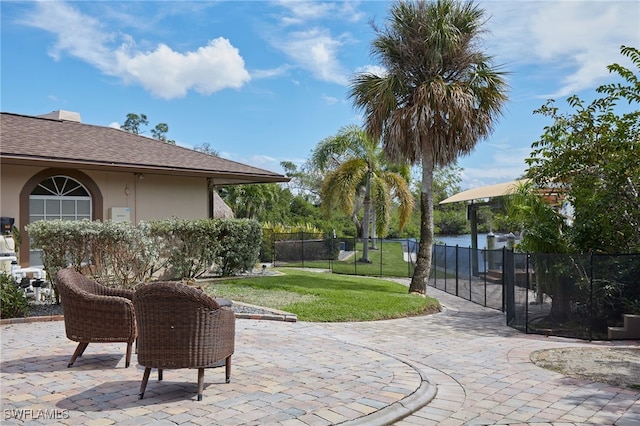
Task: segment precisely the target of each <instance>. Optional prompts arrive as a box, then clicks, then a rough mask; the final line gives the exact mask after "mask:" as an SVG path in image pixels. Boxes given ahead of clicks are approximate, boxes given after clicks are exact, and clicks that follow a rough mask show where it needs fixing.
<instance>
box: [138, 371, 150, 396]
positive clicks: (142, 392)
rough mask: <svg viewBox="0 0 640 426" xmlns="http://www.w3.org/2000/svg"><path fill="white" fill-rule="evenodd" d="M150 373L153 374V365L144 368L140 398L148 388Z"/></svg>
mask: <svg viewBox="0 0 640 426" xmlns="http://www.w3.org/2000/svg"><path fill="white" fill-rule="evenodd" d="M149 374H151V367H147V368H145V369H144V374H143V375H142V384H141V385H140V393H139V394H138V399H142V397H143V396H144V390H145V389H146V388H147V382H148V381H149Z"/></svg>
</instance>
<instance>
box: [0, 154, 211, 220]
mask: <svg viewBox="0 0 640 426" xmlns="http://www.w3.org/2000/svg"><path fill="white" fill-rule="evenodd" d="M42 170H43V168H39V167H25V166H14V165H6V164H2V166H1V167H0V177H1V182H2V184H1V188H0V190H1V196H0V203H1V204H0V213H1V215H2V216H9V217H13V218H15V220H16V226H20V223H19V217H20V214H19V213H20V206H19V195H20V191H21V190H22V187H23V186H24V185H25V183H26V182H27V181H28V180H29V179H30V178H31V177H32V176H33V175H35V174H36V173H38V172H40V171H42ZM80 171H82V172H83V173H85V174H86V175H88V176H89V177H90V178H91V179H93V181H94V182H95V183H96V184H97V186H98V187H99V189H100V192H101V193H102V196H103V203H104V204H103V212H102V217H104V218H105V219H109V209H110V208H111V207H129V208H130V211H131V221H132V222H139V221H141V220H151V219H162V218H170V217H178V218H183V219H197V218H206V217H207V215H208V211H209V210H208V202H209V194H208V190H207V180H206V178H191V177H176V176H165V175H154V174H150V173H145V174H144V175H143V176H142V179H141V178H140V176H138V175H135V174H133V173H119V172H103V171H93V170H80Z"/></svg>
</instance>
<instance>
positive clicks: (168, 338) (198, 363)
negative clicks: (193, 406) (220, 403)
mask: <svg viewBox="0 0 640 426" xmlns="http://www.w3.org/2000/svg"><path fill="white" fill-rule="evenodd" d="M133 305H134V306H135V309H136V319H137V321H138V331H139V333H140V335H139V337H138V341H137V350H138V352H137V353H138V363H139V364H140V365H142V366H144V367H145V370H144V375H143V377H142V384H141V386H140V394H139V399H142V398H143V397H144V391H145V389H146V387H147V382H148V381H149V375H150V373H151V369H152V368H157V369H158V381H161V380H162V371H163V370H164V369H178V368H197V369H198V401H201V400H202V393H203V390H204V369H205V368H207V367H215V366H217V365H220V364H221V361H224V365H225V382H226V383H229V381H230V377H231V355H232V354H233V351H234V342H235V315H234V313H233V310H231V309H230V308H227V307H222V306H220V304H219V303H218V302H216V300H215V299H213V298H211V297H209V296H207V295H206V294H205V293H203V292H202V291H200V290H198V289H196V288H193V287H190V286H188V285H185V284H181V283H177V282H158V283H150V284H147V285H145V286H144V287H142V288H139V289H138V290H137V291H136V293H135V295H134V296H133ZM216 364H217V365H216Z"/></svg>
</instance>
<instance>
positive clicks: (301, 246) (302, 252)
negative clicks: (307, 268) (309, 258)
mask: <svg viewBox="0 0 640 426" xmlns="http://www.w3.org/2000/svg"><path fill="white" fill-rule="evenodd" d="M301 241H302V244H301V245H300V254H301V256H302V267H303V268H304V231H302V239H301Z"/></svg>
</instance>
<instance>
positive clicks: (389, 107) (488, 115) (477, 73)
mask: <svg viewBox="0 0 640 426" xmlns="http://www.w3.org/2000/svg"><path fill="white" fill-rule="evenodd" d="M389 15H390V16H389V21H388V24H387V26H385V27H384V28H378V27H376V26H374V31H375V32H376V38H375V39H374V41H373V45H372V53H373V55H374V56H375V57H376V58H378V59H379V60H380V62H381V63H382V65H383V66H384V67H385V69H386V74H383V75H378V74H375V73H363V74H360V75H357V76H356V77H355V78H354V79H353V81H352V83H351V87H350V96H351V98H352V99H353V101H354V103H355V105H356V106H357V107H358V108H361V109H363V110H364V112H365V121H366V129H367V132H368V133H369V134H370V135H371V137H372V138H373V139H374V140H376V139H379V138H382V141H383V145H384V151H385V153H386V154H387V155H388V156H389V158H390V159H391V160H392V161H394V162H398V163H410V164H420V165H421V166H422V179H421V182H422V183H421V186H420V195H421V197H420V211H421V227H420V244H419V249H418V257H417V262H416V268H415V270H414V274H413V277H412V279H411V284H410V287H409V291H410V292H414V293H420V294H425V293H426V284H427V280H428V277H429V269H430V268H431V250H432V248H431V246H432V243H433V230H434V229H433V228H434V225H433V173H434V169H435V168H436V167H438V166H446V165H448V164H451V163H452V162H454V161H455V160H456V159H457V157H458V156H460V155H463V154H467V153H469V152H470V151H471V150H472V149H473V147H474V146H475V145H476V143H477V142H478V141H479V140H480V139H482V138H485V137H487V136H488V135H489V134H490V133H491V130H492V127H493V125H494V123H495V121H496V120H497V118H498V116H499V114H500V111H501V108H502V106H503V105H504V103H505V102H506V100H507V97H506V94H505V93H506V83H505V81H504V78H503V76H504V73H502V72H500V71H499V70H498V69H497V68H496V67H494V66H493V65H492V59H491V57H489V56H487V55H486V54H484V53H483V52H482V51H481V50H480V49H479V43H478V38H479V36H480V34H481V33H482V27H483V24H484V11H483V10H482V9H480V8H478V7H477V6H475V5H474V4H473V2H472V1H465V2H458V1H455V0H437V1H435V2H427V1H424V0H420V1H417V2H405V1H399V2H396V3H394V4H393V5H392V6H391V9H390V14H389Z"/></svg>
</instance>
